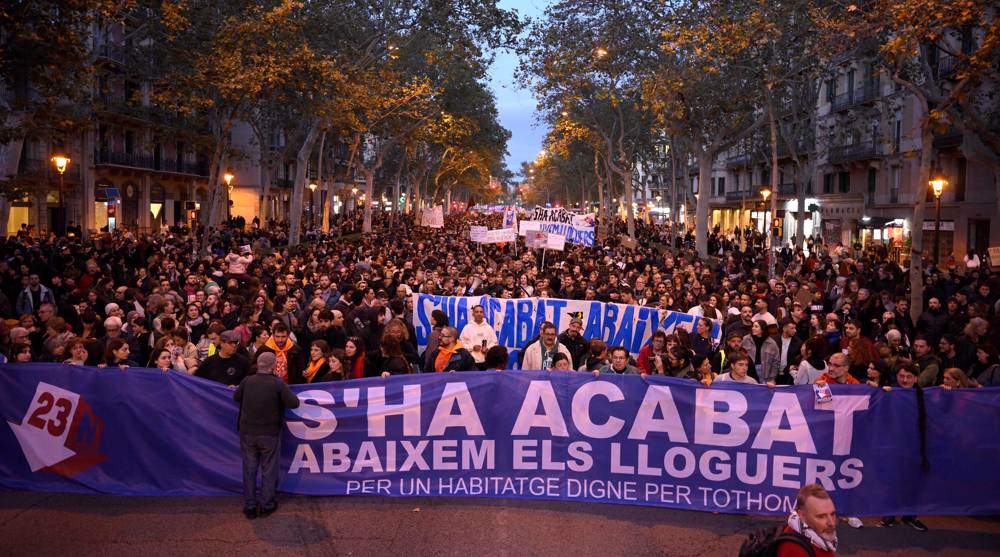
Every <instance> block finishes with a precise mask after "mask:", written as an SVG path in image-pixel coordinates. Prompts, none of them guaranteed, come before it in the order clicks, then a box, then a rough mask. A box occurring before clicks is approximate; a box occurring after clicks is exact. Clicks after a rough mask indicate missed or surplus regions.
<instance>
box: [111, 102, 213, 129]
mask: <svg viewBox="0 0 1000 557" xmlns="http://www.w3.org/2000/svg"><path fill="white" fill-rule="evenodd" d="M95 104H96V105H97V107H98V109H99V110H102V111H104V112H110V113H114V114H119V115H123V116H127V117H129V118H135V119H137V120H142V121H144V122H150V123H153V124H158V125H160V126H165V127H170V128H178V129H184V130H187V131H195V132H200V133H209V130H208V128H207V127H206V126H205V124H204V123H203V122H202V121H200V120H198V119H197V118H192V117H190V116H185V115H183V114H181V113H179V112H176V111H173V110H169V109H166V108H162V107H159V106H156V105H151V104H150V105H143V104H140V103H139V102H138V101H136V100H133V99H129V98H126V96H125V95H115V94H112V95H101V96H99V97H97V98H96V99H95Z"/></svg>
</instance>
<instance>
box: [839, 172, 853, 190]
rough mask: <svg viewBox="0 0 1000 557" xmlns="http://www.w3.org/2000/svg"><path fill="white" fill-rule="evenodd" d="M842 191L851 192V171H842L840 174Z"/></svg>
mask: <svg viewBox="0 0 1000 557" xmlns="http://www.w3.org/2000/svg"><path fill="white" fill-rule="evenodd" d="M839 182H840V193H851V173H850V172H841V173H840V175H839Z"/></svg>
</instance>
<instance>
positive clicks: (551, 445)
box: [0, 364, 1000, 516]
mask: <svg viewBox="0 0 1000 557" xmlns="http://www.w3.org/2000/svg"><path fill="white" fill-rule="evenodd" d="M293 390H294V391H295V392H296V394H297V395H298V397H299V399H300V400H301V401H302V405H301V406H300V407H299V408H298V409H296V410H294V411H289V412H288V413H287V416H286V418H287V422H286V427H285V428H284V430H283V444H282V455H281V470H282V481H281V490H283V491H284V492H287V493H297V494H310V495H376V496H410V495H420V496H438V495H440V496H462V497H464V496H471V497H503V498H528V499H555V500H565V501H589V502H602V503H621V504H635V505H654V506H663V507H673V508H681V509H692V510H701V511H718V512H727V513H749V514H784V513H787V512H788V510H789V508H790V507H791V505H792V504H793V503H794V498H795V493H796V491H797V490H798V488H799V487H800V486H802V485H803V484H806V483H812V482H818V483H820V484H822V485H824V486H825V487H826V488H827V489H828V490H829V491H830V493H831V495H832V496H833V498H834V500H835V502H836V504H837V510H838V512H839V513H840V514H842V515H856V516H872V515H888V514H895V515H900V514H918V515H923V514H961V515H972V514H996V513H997V512H1000V501H998V499H997V496H996V494H997V493H1000V475H997V474H994V473H993V472H992V470H991V467H992V465H993V464H994V463H996V462H998V461H1000V438H998V436H997V435H996V431H998V429H1000V389H978V390H964V391H946V390H942V389H927V390H926V391H924V392H923V399H924V400H923V405H922V407H923V408H924V413H925V416H924V418H925V419H924V422H925V424H926V429H925V431H924V442H925V446H924V448H923V450H922V447H921V429H920V427H919V425H918V424H919V423H920V422H921V420H920V413H921V412H920V410H919V407H920V406H921V405H918V400H917V392H916V391H914V390H912V389H909V390H903V389H896V390H893V391H892V392H884V391H882V390H880V389H870V388H868V387H865V386H843V387H833V399H832V401H829V402H817V400H816V396H815V393H814V391H813V389H812V387H811V386H803V387H789V388H775V389H768V388H766V387H760V386H753V385H738V384H732V383H728V384H719V383H717V384H715V385H713V386H712V387H711V388H706V387H702V386H701V385H699V384H697V383H695V382H692V381H688V380H682V379H674V378H662V377H640V376H635V375H633V376H602V377H600V378H595V377H594V376H593V375H592V374H589V373H565V372H552V373H546V372H463V373H449V374H416V375H407V376H394V377H390V378H388V379H381V378H372V379H361V380H355V381H346V382H337V383H324V384H314V385H299V386H294V387H293ZM232 395H233V391H232V390H231V389H229V388H227V387H225V386H223V385H219V384H216V383H212V382H209V381H205V380H202V379H199V378H196V377H190V376H187V375H184V374H180V373H174V372H170V373H163V372H160V371H156V370H149V369H128V370H125V371H122V370H118V369H97V368H81V367H72V366H65V365H61V364H20V365H3V366H0V409H2V412H3V419H4V422H5V423H6V425H4V426H2V427H0V430H2V432H0V486H2V487H3V488H5V489H17V490H39V491H61V492H79V493H99V494H116V495H236V494H239V493H240V490H241V463H240V451H239V440H238V433H237V431H236V420H237V410H238V408H237V405H236V403H234V402H233V400H232ZM925 458H926V460H925Z"/></svg>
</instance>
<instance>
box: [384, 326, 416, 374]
mask: <svg viewBox="0 0 1000 557" xmlns="http://www.w3.org/2000/svg"><path fill="white" fill-rule="evenodd" d="M379 350H380V351H381V352H382V358H381V361H380V366H379V367H380V368H381V369H379V372H380V375H381V376H382V377H388V376H390V375H405V374H407V373H410V369H411V368H410V363H409V362H408V361H406V357H405V356H403V349H402V347H401V346H400V343H399V337H397V336H395V335H382V341H381V343H380V346H379Z"/></svg>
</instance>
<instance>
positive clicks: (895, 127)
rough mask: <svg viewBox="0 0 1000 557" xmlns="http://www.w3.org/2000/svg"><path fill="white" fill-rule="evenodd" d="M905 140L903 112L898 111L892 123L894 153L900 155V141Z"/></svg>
mask: <svg viewBox="0 0 1000 557" xmlns="http://www.w3.org/2000/svg"><path fill="white" fill-rule="evenodd" d="M902 138H903V111H901V110H897V111H896V113H895V114H894V115H893V123H892V147H893V151H894V152H896V153H898V152H899V149H900V141H901V140H902Z"/></svg>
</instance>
